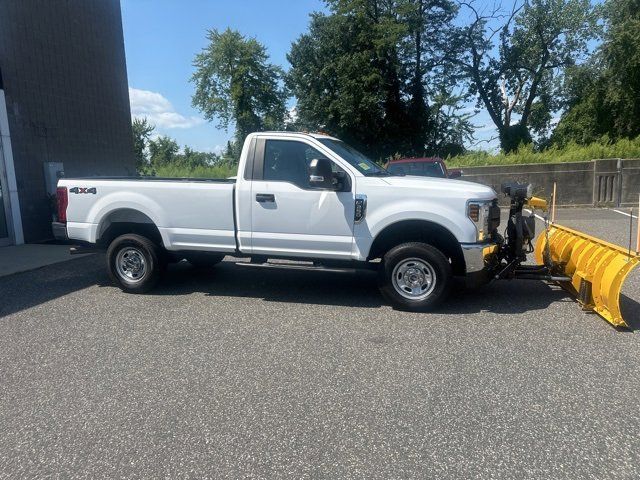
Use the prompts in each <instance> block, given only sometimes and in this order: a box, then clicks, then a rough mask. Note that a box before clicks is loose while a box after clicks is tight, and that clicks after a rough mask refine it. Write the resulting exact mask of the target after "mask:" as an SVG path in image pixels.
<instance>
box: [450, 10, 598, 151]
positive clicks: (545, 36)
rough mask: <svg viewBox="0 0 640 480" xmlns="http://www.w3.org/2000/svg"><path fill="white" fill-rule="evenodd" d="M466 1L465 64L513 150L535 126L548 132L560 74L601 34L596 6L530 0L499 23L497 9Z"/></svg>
mask: <svg viewBox="0 0 640 480" xmlns="http://www.w3.org/2000/svg"><path fill="white" fill-rule="evenodd" d="M461 5H463V6H464V7H465V9H466V11H468V12H470V15H471V23H470V24H469V25H467V26H466V27H464V28H463V31H462V39H463V41H464V44H465V45H466V54H465V55H464V56H463V57H462V60H461V64H462V66H463V68H464V70H465V72H466V75H467V78H468V79H469V81H470V84H471V91H472V92H473V93H474V94H475V95H477V99H478V104H479V105H480V106H483V107H484V108H485V109H486V110H487V112H488V113H489V116H490V117H491V120H492V121H493V123H494V124H495V126H496V128H497V129H498V132H499V135H500V144H501V146H502V149H503V151H505V152H509V151H512V150H514V149H516V148H518V146H519V145H520V143H523V142H524V143H529V142H531V132H532V131H533V132H534V133H537V134H539V135H541V134H545V133H546V132H547V131H548V129H549V127H550V121H551V118H552V115H551V113H552V112H554V111H557V110H558V108H559V105H558V104H557V102H556V99H557V93H558V92H557V91H556V86H557V81H558V78H559V77H560V76H561V75H562V72H563V71H564V69H566V68H567V67H570V66H573V65H575V64H576V63H577V62H579V61H580V60H582V59H584V58H585V57H586V55H587V53H588V51H587V47H588V42H589V40H591V39H593V38H594V37H595V36H596V35H597V32H598V27H597V13H596V9H594V7H593V6H592V5H591V2H590V0H529V1H525V2H523V3H519V4H516V5H515V6H514V9H513V10H512V11H511V12H510V13H508V14H507V19H506V20H504V21H503V22H502V24H501V25H498V26H496V23H500V22H501V18H502V16H501V14H500V13H499V12H498V11H492V12H488V13H486V12H485V13H483V11H481V10H480V9H479V8H477V6H476V5H475V2H474V0H469V1H466V2H461ZM496 37H498V38H499V41H498V42H496ZM496 43H497V44H496ZM515 116H519V119H518V118H515Z"/></svg>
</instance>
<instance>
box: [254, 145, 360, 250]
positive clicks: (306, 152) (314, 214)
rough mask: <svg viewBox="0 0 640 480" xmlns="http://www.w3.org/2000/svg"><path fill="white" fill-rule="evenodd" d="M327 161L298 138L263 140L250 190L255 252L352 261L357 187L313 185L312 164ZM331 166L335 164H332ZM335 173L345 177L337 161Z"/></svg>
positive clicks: (259, 146) (258, 148) (321, 154)
mask: <svg viewBox="0 0 640 480" xmlns="http://www.w3.org/2000/svg"><path fill="white" fill-rule="evenodd" d="M321 158H326V155H324V154H323V153H321V152H320V151H318V150H317V149H315V148H314V147H313V146H312V145H310V144H307V143H306V142H303V141H300V140H285V139H282V140H280V139H273V140H269V139H266V140H262V139H261V140H259V141H258V144H257V146H256V157H255V161H254V168H253V181H252V187H251V220H252V233H251V245H252V248H251V250H252V252H253V253H259V254H265V255H285V256H293V257H318V258H321V257H324V258H344V259H350V258H351V245H352V241H353V215H354V198H355V195H354V187H353V182H350V185H351V188H350V191H341V192H337V191H335V190H334V189H330V188H326V189H320V188H317V187H311V186H310V182H309V173H308V167H309V162H310V161H311V160H314V159H321ZM332 163H333V162H332ZM333 171H334V173H335V172H341V173H339V175H340V174H342V175H346V173H345V172H344V171H343V170H342V169H341V168H340V167H339V166H338V165H337V164H335V163H333Z"/></svg>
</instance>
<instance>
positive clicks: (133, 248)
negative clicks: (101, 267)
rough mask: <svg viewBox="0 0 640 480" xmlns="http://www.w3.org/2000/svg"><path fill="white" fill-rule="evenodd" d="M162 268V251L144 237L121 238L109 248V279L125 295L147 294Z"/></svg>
mask: <svg viewBox="0 0 640 480" xmlns="http://www.w3.org/2000/svg"><path fill="white" fill-rule="evenodd" d="M162 268H163V261H162V256H161V252H160V250H159V248H158V247H157V246H156V244H155V243H153V242H152V241H151V240H149V239H148V238H146V237H143V236H141V235H135V234H127V235H121V236H119V237H118V238H116V239H115V240H114V241H113V242H111V245H109V248H108V249H107V269H108V271H109V276H110V277H111V280H113V281H114V283H116V284H117V285H118V286H119V287H120V288H121V289H122V290H124V291H125V292H129V293H145V292H148V291H149V290H151V289H152V288H153V287H154V286H155V285H156V284H157V283H158V280H159V279H160V272H161V270H162Z"/></svg>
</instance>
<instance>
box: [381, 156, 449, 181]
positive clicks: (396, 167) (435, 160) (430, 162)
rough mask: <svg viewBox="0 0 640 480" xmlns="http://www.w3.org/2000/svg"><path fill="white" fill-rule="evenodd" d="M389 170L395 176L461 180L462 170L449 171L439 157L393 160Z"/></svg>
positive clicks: (388, 167) (388, 165) (388, 166)
mask: <svg viewBox="0 0 640 480" xmlns="http://www.w3.org/2000/svg"><path fill="white" fill-rule="evenodd" d="M387 170H388V171H389V173H392V174H394V175H415V176H418V177H437V178H460V177H461V176H462V170H460V169H457V168H456V169H451V170H447V166H446V165H445V163H444V160H443V159H441V158H439V157H424V158H401V159H399V160H391V161H390V162H389V163H388V164H387Z"/></svg>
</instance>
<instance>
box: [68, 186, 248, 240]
mask: <svg viewBox="0 0 640 480" xmlns="http://www.w3.org/2000/svg"><path fill="white" fill-rule="evenodd" d="M58 185H59V186H60V187H66V188H67V191H68V198H69V204H68V208H67V231H68V233H69V237H70V238H76V239H78V240H85V241H87V242H92V243H93V242H95V241H96V239H98V238H100V236H101V234H102V233H103V232H104V231H105V230H106V229H107V228H109V226H110V225H111V224H112V223H122V222H127V221H138V222H139V221H140V216H141V215H142V216H144V217H146V219H144V218H143V220H144V221H145V222H146V223H153V224H154V225H155V226H157V228H158V230H159V231H160V235H161V236H162V241H163V244H164V247H165V248H166V249H168V250H205V251H220V252H233V251H234V250H235V246H236V243H235V228H234V214H233V208H234V206H233V199H234V189H235V180H234V179H204V178H195V179H186V178H158V177H95V178H64V179H61V180H60V182H59V184H58Z"/></svg>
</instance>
